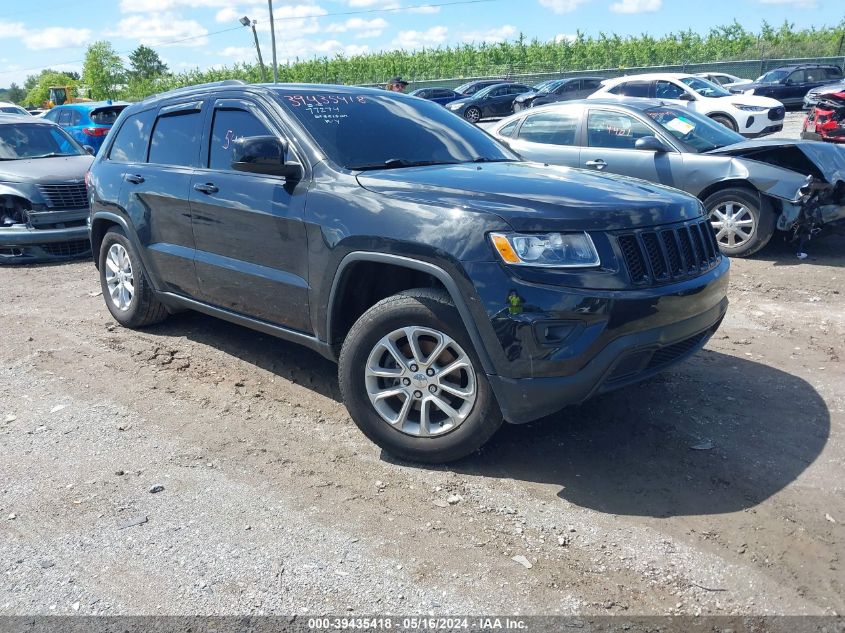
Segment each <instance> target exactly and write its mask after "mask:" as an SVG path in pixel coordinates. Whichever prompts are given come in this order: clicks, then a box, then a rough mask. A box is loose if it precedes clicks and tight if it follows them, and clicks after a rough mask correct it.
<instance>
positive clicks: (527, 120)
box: [491, 99, 845, 257]
mask: <svg viewBox="0 0 845 633" xmlns="http://www.w3.org/2000/svg"><path fill="white" fill-rule="evenodd" d="M491 132H492V134H493V135H494V136H495V137H496V138H498V139H499V140H500V141H502V142H504V143H505V144H506V145H508V146H509V147H511V148H512V149H513V150H514V151H516V152H517V153H518V154H520V155H521V156H522V157H523V158H525V159H527V160H532V161H538V162H544V163H549V164H553V165H565V166H569V167H580V168H584V169H591V170H596V171H605V172H609V173H614V174H621V175H625V176H632V177H635V178H641V179H643V180H648V181H651V182H656V183H660V184H664V185H669V186H671V187H676V188H678V189H682V190H684V191H686V192H688V193H691V194H693V195H694V196H697V197H698V198H699V199H700V200H701V201H702V202H703V203H704V207H705V208H706V210H707V212H708V213H709V215H710V219H711V223H712V224H713V228H714V229H715V231H716V236H717V239H718V241H719V246H720V247H721V249H722V252H724V253H725V254H727V255H731V256H737V257H741V256H745V255H751V254H752V253H755V252H757V251H758V250H760V249H761V248H763V247H764V246H765V245H766V244H767V243H768V242H769V240H770V239H771V237H772V235H773V234H774V232H775V229H776V228H777V229H780V230H782V231H790V232H791V234H792V237H793V238H795V239H796V240H797V241H800V242H801V245H800V247H799V249H803V244H804V242H805V241H806V240H808V239H810V237H811V236H813V235H814V234H815V233H816V232H817V229H818V228H819V227H820V226H822V225H825V224H831V223H833V222H839V223H843V219H845V151H843V149H841V148H839V147H836V146H833V145H831V144H828V143H819V142H813V141H800V140H782V139H778V140H750V141H749V140H746V139H745V138H743V137H742V136H741V135H739V134H737V133H736V132H733V131H732V130H729V129H727V128H726V127H724V126H722V125H719V124H718V123H715V122H714V121H712V120H711V119H709V118H707V117H705V116H703V115H700V114H698V113H696V112H692V111H690V110H688V109H687V108H685V107H684V106H679V105H675V104H669V103H664V102H661V101H656V100H648V99H627V100H616V99H614V100H589V101H573V102H568V103H561V104H551V105H548V106H542V107H540V108H532V109H530V110H527V111H524V112H520V113H519V114H515V115H513V116H511V117H508V118H507V119H503V120H502V121H500V122H498V123H497V124H495V126H494V127H493V128H492V129H491Z"/></svg>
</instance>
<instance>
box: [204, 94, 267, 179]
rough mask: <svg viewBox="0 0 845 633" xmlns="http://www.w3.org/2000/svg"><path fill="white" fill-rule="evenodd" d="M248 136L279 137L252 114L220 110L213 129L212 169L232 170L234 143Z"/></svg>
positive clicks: (217, 110)
mask: <svg viewBox="0 0 845 633" xmlns="http://www.w3.org/2000/svg"><path fill="white" fill-rule="evenodd" d="M246 136H277V134H275V133H274V132H272V131H270V129H269V128H268V127H267V126H266V125H265V124H264V123H263V122H262V121H261V120H260V119H259V118H258V117H257V116H255V114H253V113H252V112H248V111H246V110H240V109H229V108H225V109H224V108H218V109H216V110H215V111H214V123H213V124H212V127H211V148H210V152H209V155H208V166H209V168H210V169H220V170H229V169H232V157H233V151H234V147H233V143H234V142H235V141H236V140H237V139H239V138H243V137H246Z"/></svg>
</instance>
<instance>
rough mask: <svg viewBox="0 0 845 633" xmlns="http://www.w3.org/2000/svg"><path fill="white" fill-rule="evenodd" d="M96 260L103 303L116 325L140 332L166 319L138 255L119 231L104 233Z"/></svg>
mask: <svg viewBox="0 0 845 633" xmlns="http://www.w3.org/2000/svg"><path fill="white" fill-rule="evenodd" d="M99 256H100V258H99V262H100V287H101V288H102V290H103V299H105V301H106V307H107V308H108V309H109V312H111V315H112V316H113V317H114V319H115V320H116V321H117V322H118V323H120V324H121V325H122V326H124V327H128V328H139V327H144V326H146V325H152V324H154V323H158V322H160V321H163V320H164V319H165V318H167V309H166V308H165V307H164V305H163V304H162V303H161V302H160V301H159V300H158V299H157V298H156V296H155V292H154V291H153V289H152V287H151V286H150V282H149V281H148V280H147V275H146V273H145V272H144V265H143V264H142V263H141V258H140V257H139V256H138V252H137V251H136V250H135V247H134V246H133V245H132V242H130V241H129V240H128V239H127V238H126V235H124V234H123V232H122V231H121V230H120V229H118V228H117V227H112V228H110V229H109V230H108V231H107V232H106V235H105V237H103V241H102V243H101V244H100V254H99Z"/></svg>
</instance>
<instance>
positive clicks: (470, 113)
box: [464, 106, 481, 123]
mask: <svg viewBox="0 0 845 633" xmlns="http://www.w3.org/2000/svg"><path fill="white" fill-rule="evenodd" d="M464 118H465V119H466V120H467V121H469V122H470V123H478V122H479V121H480V120H481V108H476V107H475V106H470V107H469V108H467V109H466V110H464Z"/></svg>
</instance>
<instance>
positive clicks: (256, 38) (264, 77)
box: [239, 16, 267, 81]
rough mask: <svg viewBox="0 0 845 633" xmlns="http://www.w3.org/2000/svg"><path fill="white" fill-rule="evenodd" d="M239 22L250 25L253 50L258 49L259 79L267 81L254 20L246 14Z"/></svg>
mask: <svg viewBox="0 0 845 633" xmlns="http://www.w3.org/2000/svg"><path fill="white" fill-rule="evenodd" d="M239 21H240V23H241V24H243V25H244V26H251V27H252V37H253V38H255V50H256V51H258V64H259V65H260V66H261V81H267V69H266V68H265V67H264V58H263V57H261V46H259V44H258V33H257V32H256V30H255V24H256V22H255V20H250V19H249V18H248V17H247V16H244V17H242V18H241V19H240V20H239Z"/></svg>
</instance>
